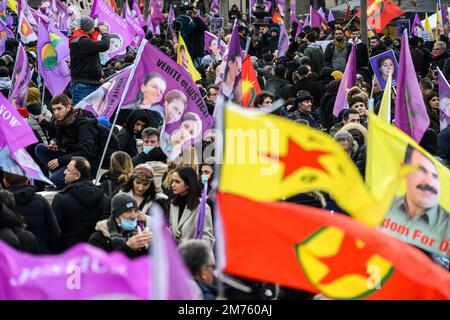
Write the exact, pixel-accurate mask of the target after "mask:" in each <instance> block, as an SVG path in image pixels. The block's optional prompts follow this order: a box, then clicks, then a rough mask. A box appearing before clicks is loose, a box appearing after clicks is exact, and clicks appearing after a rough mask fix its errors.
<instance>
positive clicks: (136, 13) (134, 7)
mask: <svg viewBox="0 0 450 320" xmlns="http://www.w3.org/2000/svg"><path fill="white" fill-rule="evenodd" d="M131 16H132V17H133V18H134V19H135V20H136V22H137V23H138V24H139V25H140V26H141V27H143V26H145V25H146V24H147V22H146V21H145V19H144V16H143V15H142V13H141V9H140V8H139V5H138V4H137V3H136V0H133V2H132V4H131Z"/></svg>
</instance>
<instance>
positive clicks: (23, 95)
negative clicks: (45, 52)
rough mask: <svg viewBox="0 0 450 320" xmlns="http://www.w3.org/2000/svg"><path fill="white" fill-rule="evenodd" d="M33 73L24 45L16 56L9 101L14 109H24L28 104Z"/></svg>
mask: <svg viewBox="0 0 450 320" xmlns="http://www.w3.org/2000/svg"><path fill="white" fill-rule="evenodd" d="M32 75H33V72H32V71H31V70H30V66H29V65H28V57H27V54H26V52H25V49H24V48H23V46H22V43H19V48H18V50H17V55H16V64H15V65H14V71H13V76H12V79H11V80H12V84H11V91H10V93H9V97H8V100H9V101H10V102H11V104H12V106H13V107H14V108H23V107H24V106H25V105H26V103H27V96H28V84H29V83H30V80H31V76H32Z"/></svg>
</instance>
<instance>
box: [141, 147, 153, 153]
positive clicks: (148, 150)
mask: <svg viewBox="0 0 450 320" xmlns="http://www.w3.org/2000/svg"><path fill="white" fill-rule="evenodd" d="M153 148H154V147H150V146H143V147H142V151H144V153H145V154H148V153H149V152H150V151H152V150H153Z"/></svg>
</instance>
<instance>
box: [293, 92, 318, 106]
mask: <svg viewBox="0 0 450 320" xmlns="http://www.w3.org/2000/svg"><path fill="white" fill-rule="evenodd" d="M308 100H309V101H314V98H313V97H312V96H311V95H310V94H309V92H308V91H305V90H300V91H299V92H298V93H297V97H295V102H296V103H300V102H303V101H308Z"/></svg>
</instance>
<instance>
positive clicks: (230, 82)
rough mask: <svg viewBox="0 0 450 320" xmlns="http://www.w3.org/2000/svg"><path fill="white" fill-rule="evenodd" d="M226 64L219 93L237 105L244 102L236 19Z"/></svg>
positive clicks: (224, 99)
mask: <svg viewBox="0 0 450 320" xmlns="http://www.w3.org/2000/svg"><path fill="white" fill-rule="evenodd" d="M228 48H229V49H228V54H227V60H226V65H225V69H224V74H223V78H222V79H223V81H222V84H221V86H220V90H219V95H220V96H222V97H223V102H224V103H225V102H227V101H228V100H231V101H233V102H234V103H236V104H237V105H239V106H240V105H241V103H242V60H243V55H242V50H241V45H240V41H239V33H238V28H237V23H236V21H235V23H234V27H233V32H232V33H231V39H230V42H229V47H228Z"/></svg>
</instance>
